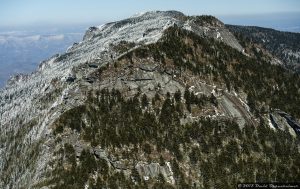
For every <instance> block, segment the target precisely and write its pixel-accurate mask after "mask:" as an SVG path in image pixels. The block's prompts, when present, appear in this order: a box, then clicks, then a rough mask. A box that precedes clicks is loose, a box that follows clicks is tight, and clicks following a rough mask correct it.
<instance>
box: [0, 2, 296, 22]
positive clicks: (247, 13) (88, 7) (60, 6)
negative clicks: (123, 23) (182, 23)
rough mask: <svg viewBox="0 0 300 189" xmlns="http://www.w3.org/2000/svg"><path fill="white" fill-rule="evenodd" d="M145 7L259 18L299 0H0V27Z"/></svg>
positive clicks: (97, 17) (94, 17) (115, 14)
mask: <svg viewBox="0 0 300 189" xmlns="http://www.w3.org/2000/svg"><path fill="white" fill-rule="evenodd" d="M148 10H179V11H182V12H183V13H185V14H188V15H201V14H211V15H215V16H217V17H220V18H224V19H225V21H226V19H228V20H229V22H230V21H231V22H239V21H241V19H242V18H243V16H244V18H245V19H246V17H251V16H255V15H257V16H256V18H257V19H258V20H259V19H260V18H261V19H264V18H263V16H262V15H267V14H270V15H274V14H275V15H276V14H295V13H297V15H299V14H298V13H300V0H0V27H6V26H28V25H41V24H45V25H46V24H53V25H60V24H70V25H71V24H84V23H99V24H101V23H103V22H107V21H114V20H118V19H121V18H126V17H129V16H131V15H133V14H134V13H138V12H143V11H148ZM287 19H288V18H287ZM296 19H297V20H298V18H296ZM239 24H241V23H239ZM245 24H247V23H245Z"/></svg>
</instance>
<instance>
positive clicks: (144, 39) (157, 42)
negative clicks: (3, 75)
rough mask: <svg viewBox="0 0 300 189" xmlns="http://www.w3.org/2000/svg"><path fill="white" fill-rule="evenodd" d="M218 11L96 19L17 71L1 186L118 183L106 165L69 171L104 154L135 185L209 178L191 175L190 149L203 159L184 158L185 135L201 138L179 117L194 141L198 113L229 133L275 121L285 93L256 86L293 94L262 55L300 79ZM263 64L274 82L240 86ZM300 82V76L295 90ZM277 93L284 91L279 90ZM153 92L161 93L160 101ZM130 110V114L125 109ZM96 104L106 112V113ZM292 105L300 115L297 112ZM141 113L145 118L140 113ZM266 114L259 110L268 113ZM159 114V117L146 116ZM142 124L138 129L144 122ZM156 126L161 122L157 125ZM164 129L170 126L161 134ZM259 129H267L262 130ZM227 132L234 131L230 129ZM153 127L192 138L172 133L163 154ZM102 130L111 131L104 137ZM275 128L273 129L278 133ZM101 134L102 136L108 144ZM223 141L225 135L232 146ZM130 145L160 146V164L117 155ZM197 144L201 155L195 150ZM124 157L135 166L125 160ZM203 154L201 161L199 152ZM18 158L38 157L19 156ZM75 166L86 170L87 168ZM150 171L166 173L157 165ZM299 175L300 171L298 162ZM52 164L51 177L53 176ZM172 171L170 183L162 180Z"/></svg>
mask: <svg viewBox="0 0 300 189" xmlns="http://www.w3.org/2000/svg"><path fill="white" fill-rule="evenodd" d="M170 15H171V16H170ZM176 17H179V19H176ZM214 19H215V18H213V17H207V16H202V17H201V16H200V17H184V16H183V15H182V14H180V13H178V12H150V13H146V14H144V15H139V16H138V17H134V18H129V19H125V20H122V21H120V22H114V23H109V24H107V25H104V26H102V27H100V28H96V27H93V28H91V29H89V30H88V31H87V33H86V35H85V37H84V40H83V41H82V42H80V43H76V44H74V45H73V46H72V47H71V48H69V49H68V51H67V52H66V53H65V54H62V55H55V56H53V57H51V58H50V59H49V60H46V61H44V62H43V63H42V64H41V65H40V66H39V68H38V70H37V71H36V72H34V73H33V74H32V75H27V76H24V77H23V76H16V77H15V78H14V79H12V80H11V82H10V84H9V85H8V86H7V87H6V88H5V89H3V90H2V91H1V93H0V97H1V98H0V103H1V109H0V112H1V114H0V115H1V130H2V129H3V130H4V132H3V133H4V134H2V133H1V138H0V139H1V143H2V144H3V145H2V147H1V151H0V160H2V161H0V172H2V174H0V178H3V180H1V182H0V186H3V187H5V186H6V188H9V187H10V186H12V187H16V188H18V187H27V188H41V187H46V188H47V187H48V188H52V187H54V188H55V187H56V188H59V187H67V186H68V187H72V186H71V185H68V184H72V182H74V183H73V184H78V185H75V186H76V187H79V186H82V184H84V186H85V185H88V187H89V185H94V184H100V183H102V182H104V183H106V182H108V181H107V180H105V178H106V176H105V175H103V176H99V177H98V178H99V179H100V181H99V182H98V181H97V179H98V178H97V179H96V181H95V183H94V181H93V180H91V181H89V180H82V181H81V180H80V183H77V182H76V181H74V180H72V178H65V177H64V176H63V175H68V174H69V175H74V177H76V178H77V176H78V175H77V174H79V175H80V174H81V173H82V174H83V173H84V174H86V172H85V170H84V167H86V168H87V169H89V170H88V175H89V174H91V173H90V172H89V171H91V170H94V171H95V169H94V168H93V167H94V166H95V165H96V164H97V163H95V164H92V165H91V164H89V163H88V161H87V160H89V161H91V162H94V161H95V160H97V161H99V162H98V163H100V164H101V166H100V167H104V168H103V169H102V168H101V169H100V170H98V168H97V170H98V172H101V171H103V172H108V173H107V174H108V176H109V178H111V179H114V177H113V175H115V172H114V170H124V173H123V174H124V175H125V176H122V175H119V176H118V175H117V176H116V177H117V178H118V179H119V182H121V180H122V179H125V180H126V179H127V180H128V182H129V183H131V184H135V183H136V184H143V183H142V182H141V181H140V180H139V179H141V178H142V179H143V180H144V181H145V182H146V181H147V180H149V179H150V180H151V182H150V183H149V185H150V186H152V185H153V186H155V184H159V183H156V182H155V178H157V177H159V178H160V179H161V181H159V182H161V183H160V184H165V186H166V187H167V186H169V187H171V186H172V185H175V184H179V183H180V184H183V186H184V184H186V185H193V184H195V185H196V186H197V187H200V186H203V185H205V186H207V185H206V184H205V182H204V181H199V182H193V179H196V178H198V177H197V176H195V175H197V173H196V172H195V171H196V170H193V169H189V171H191V172H194V173H195V175H194V174H193V176H191V177H188V176H184V174H183V172H184V171H188V170H186V169H184V167H185V166H187V167H190V163H189V159H193V158H194V156H195V155H191V158H187V159H186V160H184V161H183V162H181V158H183V157H186V154H185V153H183V151H184V150H182V148H183V147H182V145H184V143H185V142H186V143H188V144H189V145H191V144H190V143H189V142H188V141H189V140H187V141H185V140H183V139H182V138H184V139H185V137H184V136H181V135H180V136H178V135H177V134H175V133H176V132H174V131H173V130H172V127H170V126H171V125H172V126H174V129H175V130H177V131H180V132H178V133H186V134H188V135H187V136H186V137H187V138H189V135H191V136H193V137H192V140H195V141H194V142H195V145H192V146H197V145H199V141H198V140H200V139H199V138H198V136H195V137H194V135H193V134H192V133H193V132H191V130H193V128H192V127H191V125H189V124H196V123H197V121H199V125H198V126H196V125H197V124H196V125H195V128H198V129H199V130H201V129H203V130H205V128H206V127H204V128H203V127H201V125H209V123H211V124H212V125H213V126H214V127H215V128H218V127H219V126H220V127H223V126H224V125H225V126H226V125H228V124H229V125H233V126H232V127H233V130H234V131H232V133H231V134H233V135H235V134H236V135H238V136H240V137H241V135H240V133H241V131H239V128H240V129H241V130H242V129H244V130H242V131H245V130H247V128H248V126H247V125H251V124H252V125H254V126H255V125H256V126H257V125H258V124H259V122H263V120H267V121H268V120H269V118H268V115H269V114H268V113H271V114H272V116H273V117H275V118H274V119H272V120H273V122H274V120H277V119H279V118H280V115H277V114H275V113H273V112H268V109H269V106H277V105H276V104H275V102H273V101H272V102H268V99H265V98H262V99H261V101H259V100H258V96H259V95H261V96H268V95H270V94H271V92H274V94H273V95H274V96H275V97H281V96H280V95H281V92H285V91H280V90H278V91H277V89H276V86H277V83H279V81H278V79H276V78H273V77H272V75H269V73H268V72H267V73H264V72H261V71H260V72H259V71H253V70H255V69H254V68H252V67H251V66H252V65H253V63H255V64H256V65H254V66H256V67H259V66H261V67H263V68H265V69H269V70H271V71H275V72H276V73H278V74H277V75H279V76H281V75H284V76H287V77H286V78H287V80H286V81H282V83H281V85H283V84H284V87H285V88H288V89H290V88H291V87H293V86H292V84H291V83H290V82H289V81H291V80H292V79H295V81H298V80H300V79H299V76H297V75H295V76H294V75H289V74H288V73H286V72H284V71H282V70H281V69H280V67H276V66H274V65H273V66H269V64H268V62H266V61H265V60H264V59H266V60H267V59H268V58H269V57H267V55H266V54H264V53H263V54H262V55H261V56H262V57H260V59H259V58H257V57H256V56H253V57H250V56H252V55H247V54H245V52H244V51H243V48H242V46H241V45H240V44H239V42H238V40H237V39H236V38H235V37H234V35H232V34H231V33H230V32H229V30H227V29H226V28H223V27H224V25H223V24H222V23H221V22H215V20H214ZM140 20H142V21H140ZM206 21H208V22H206ZM211 21H213V22H211ZM199 23H200V24H199ZM220 23H221V24H220ZM146 26H147V27H146ZM256 61H260V62H258V63H256ZM237 62H238V63H237ZM280 73H281V74H280ZM240 74H241V75H240ZM256 74H257V75H256ZM260 74H262V75H263V74H264V78H262V79H261V82H263V84H265V85H266V86H264V87H265V88H266V89H265V90H262V91H255V89H256V88H257V87H259V89H262V88H263V87H261V86H259V85H256V82H253V83H252V84H251V83H250V84H249V83H247V84H245V86H242V85H241V83H243V82H245V83H246V81H247V79H245V78H244V77H246V76H249V78H251V75H254V76H255V77H254V76H252V77H253V81H257V78H260V77H261V75H260ZM256 76H257V77H256ZM281 78H283V76H282V77H281ZM281 78H280V79H281ZM254 79H255V80H254ZM268 83H269V84H268ZM273 83H274V85H273ZM289 83H290V84H289ZM239 85H241V86H239ZM252 85H254V86H252ZM269 89H270V90H271V92H269ZM297 89H298V87H297V86H296V87H295V90H297ZM251 91H252V93H251ZM289 91H292V90H289ZM292 92H294V91H292ZM277 93H279V94H280V95H277V96H276V94H277ZM294 93H297V91H296V92H294ZM181 94H184V95H181ZM293 98H294V99H292V100H294V101H297V100H299V99H297V97H296V96H295V97H293ZM149 99H152V101H153V102H152V103H150V102H149V101H148V100H149ZM277 100H278V101H279V102H278V106H280V107H282V109H283V110H284V111H290V110H293V107H294V106H284V105H283V104H281V103H280V102H282V103H283V102H284V101H280V99H277ZM150 104H151V105H150ZM248 105H249V106H248ZM141 107H143V108H141ZM102 109H104V111H102ZM127 109H128V112H127V113H126V111H124V110H127ZM93 112H94V113H93ZM95 112H96V113H97V114H98V115H99V117H98V118H97V114H95ZM110 112H115V113H116V115H119V116H120V117H122V114H124V115H127V116H124V117H122V118H123V119H121V120H119V121H121V123H119V122H118V121H117V120H116V117H118V116H115V115H113V114H110ZM154 112H157V113H156V114H154ZM266 112H267V113H266ZM294 112H295V115H296V116H297V117H298V116H299V112H297V110H294ZM135 114H136V115H138V116H137V117H136V116H134V115H135ZM255 114H258V116H256V115H255ZM102 115H103V116H102ZM106 118H109V119H110V120H111V121H112V122H113V123H115V124H116V125H118V124H120V128H119V129H120V130H122V132H120V131H118V128H117V127H116V128H115V127H114V126H113V125H110V126H111V127H109V128H106V127H105V128H102V123H105V124H108V125H109V124H110V123H109V122H107V119H106ZM127 118H128V120H127ZM258 118H260V119H261V120H260V121H258ZM97 120H98V121H97ZM99 120H100V121H99ZM122 120H124V121H127V122H125V123H124V122H122ZM149 120H151V121H152V122H151V121H150V122H148V121H149ZM165 120H169V121H165ZM143 121H144V122H143ZM280 121H281V122H283V123H284V124H283V125H284V126H282V128H280V129H278V131H277V132H278V133H281V132H282V130H284V129H286V128H290V126H289V124H288V123H286V122H284V121H282V120H280ZM275 122H276V121H275ZM98 123H99V124H98ZM137 123H139V124H137ZM146 123H147V125H151V126H149V130H147V129H146V128H147V127H141V126H143V124H146ZM151 123H153V124H154V125H153V124H151ZM278 123H279V121H278ZM122 124H123V125H124V124H125V125H126V124H128V127H129V128H130V129H131V130H130V131H128V130H127V129H126V128H124V127H122ZM169 124H171V125H169ZM221 125H223V126H221ZM160 127H161V128H160ZM135 128H136V129H139V130H137V131H135ZM153 128H156V129H157V130H155V129H154V131H153ZM159 128H160V129H161V132H158V131H160V130H159ZM183 128H184V130H181V129H183ZM249 128H250V127H249ZM258 128H260V127H257V128H256V127H254V128H253V129H254V130H257V129H258ZM296 128H297V127H296ZM263 129H266V130H267V131H269V130H268V128H267V127H266V128H265V127H262V130H263ZM225 130H226V129H225ZM258 130H259V129H258ZM93 131H94V132H93ZM98 131H100V132H98ZM221 131H224V130H223V129H222V128H220V132H221ZM144 132H148V133H152V134H151V135H150V134H149V136H152V135H153V136H156V137H157V139H158V141H160V140H168V137H165V136H161V134H162V133H165V134H166V136H168V133H170V135H171V136H172V138H173V139H174V140H175V139H176V138H178V140H179V139H180V140H181V139H182V141H185V142H181V143H179V144H177V143H176V142H175V143H174V142H172V141H168V142H166V143H162V144H161V145H163V146H164V148H166V149H165V150H163V155H164V156H166V157H165V159H164V158H163V157H162V162H160V163H157V160H158V158H160V157H157V155H155V154H152V153H151V151H152V150H154V151H155V149H156V148H157V146H158V145H157V144H156V143H155V142H154V141H152V140H151V137H150V138H149V137H147V135H145V134H143V133H144ZM157 132H158V134H155V133H157ZM213 132H215V131H213ZM228 132H229V131H228ZM235 132H236V133H235ZM245 132H246V131H245ZM247 132H248V131H247ZM93 133H94V134H93ZM103 133H105V134H106V135H103ZM130 133H136V134H137V135H136V136H135V135H130ZM159 133H160V134H159ZM194 133H195V132H194ZM259 133H260V131H259ZM270 133H271V134H274V133H275V132H274V133H273V132H271V131H270ZM96 134H98V135H100V136H101V137H98V136H95V135H96ZM271 134H270V136H269V137H271V138H272V137H274V136H273V135H271ZM140 135H142V136H143V137H145V138H146V140H145V139H144V138H143V137H140ZM252 135H255V134H253V133H252ZM252 135H251V136H252ZM274 135H276V134H274ZM282 135H284V134H282ZM286 135H287V136H286V137H291V138H293V137H296V136H297V133H295V131H293V130H292V129H290V131H289V134H286ZM290 135H293V137H292V136H290ZM108 136H110V137H111V138H109V137H108ZM120 136H122V137H120ZM255 136H256V135H255ZM280 136H281V135H280ZM284 136H285V135H284ZM181 137H182V138H181ZM249 137H250V136H249ZM256 137H257V136H256ZM102 138H103V140H104V141H101V142H99V141H98V140H102ZM123 139H124V140H125V141H127V142H124V144H122V143H120V141H122V140H123ZM133 139H135V140H133ZM93 140H94V141H93ZM208 140H210V139H208ZM118 141H119V142H118ZM128 141H129V143H128ZM137 141H141V142H140V143H139V142H137ZM175 141H176V140H175ZM200 141H201V140H200ZM293 141H294V139H293ZM232 142H233V143H234V141H232ZM202 143H203V141H202V142H201V144H202ZM204 143H205V142H204ZM225 143H226V142H225V141H224V145H225ZM108 144H109V145H112V146H114V148H116V151H122V153H115V152H113V151H114V148H112V147H110V146H109V145H108ZM167 144H170V145H171V144H172V145H174V146H172V145H171V146H168V145H167ZM255 144H256V143H255ZM276 144H277V143H276ZM122 145H124V146H125V147H124V149H126V150H129V151H130V150H132V149H134V148H133V147H132V146H134V145H137V146H139V147H138V149H137V150H138V152H140V151H141V150H143V151H144V153H145V154H150V155H152V156H153V158H154V159H155V161H153V162H151V159H149V157H148V156H147V155H143V156H142V158H141V159H139V158H136V161H138V163H135V159H132V158H127V159H126V158H125V159H121V160H119V161H118V160H117V158H116V157H115V155H116V154H117V155H120V154H122V156H123V153H125V155H124V157H125V156H126V152H125V151H124V149H122V148H120V146H122ZM233 145H235V143H234V144H233ZM259 145H262V144H259ZM295 145H297V144H295ZM141 146H143V148H140V147H141ZM195 148H196V147H195ZM266 148H267V147H266ZM279 148H280V149H282V147H279ZM188 149H189V147H188ZM187 151H189V150H187ZM67 152H68V153H67ZM18 153H23V154H26V155H28V156H30V157H32V158H31V159H30V160H29V159H28V158H26V157H25V156H26V155H25V156H23V157H20V158H19V159H15V158H16V155H17V154H18ZM193 153H194V154H195V153H196V154H197V153H201V154H202V152H197V150H194V152H193ZM32 154H33V156H32ZM181 156H183V157H181ZM192 156H193V157H192ZM63 157H65V158H63ZM74 157H75V162H74ZM167 157H169V158H167ZM61 158H62V159H61ZM183 159H185V158H183ZM69 160H70V161H69ZM125 160H127V161H128V164H129V165H126V163H125V162H126V161H125ZM194 160H195V161H196V162H198V158H196V159H194ZM293 160H294V159H292V160H291V161H293ZM16 161H19V162H22V163H23V164H24V165H29V166H28V167H22V166H19V165H17V164H16V163H15V162H16ZM52 161H53V162H52ZM86 161H87V162H86ZM147 161H150V163H147ZM185 161H186V162H185ZM51 162H52V163H51ZM60 162H61V163H62V165H60ZM105 162H106V163H107V164H106V163H105ZM187 162H188V163H187ZM77 163H78V166H79V165H80V166H79V167H77ZM81 165H84V166H81ZM97 165H98V164H97ZM61 168H62V169H61ZM77 168H78V169H79V170H81V169H82V168H83V170H81V171H79V172H78V171H76V169H77ZM131 169H132V170H131ZM147 169H150V170H153V169H155V170H156V171H154V172H152V173H153V174H151V171H147ZM74 170H75V172H74ZM51 171H53V172H51ZM55 171H57V172H55ZM68 171H69V172H68ZM60 173H61V174H63V175H61V174H60ZM295 173H298V172H297V169H296V172H295ZM48 174H50V175H52V176H50V177H49V178H48V177H47V175H48ZM97 174H98V173H97ZM97 174H96V176H97ZM198 174H200V173H198ZM160 175H163V176H160ZM94 176H95V175H94ZM119 177H120V178H119ZM139 177H141V178H139ZM78 178H80V177H78ZM82 178H85V179H88V178H89V176H86V175H83V176H82ZM130 178H131V179H130ZM201 178H202V177H201ZM57 179H58V180H57ZM60 179H63V180H60ZM64 179H65V180H64ZM103 179H104V180H103ZM115 179H116V178H115ZM164 179H165V180H166V181H167V182H166V183H165V182H163V180H164ZM203 179H204V178H202V180H203ZM130 180H131V181H130ZM123 181H124V180H123ZM123 181H122V182H123ZM69 182H70V183H69ZM78 182H79V180H78ZM124 182H125V181H124ZM126 182H127V181H126ZM186 182H187V183H186ZM218 182H219V181H218ZM113 183H114V182H113V181H112V184H113ZM167 183H169V184H170V185H169V184H167ZM186 185H185V186H186ZM75 186H73V187H75ZM91 187H93V186H91ZM102 187H104V186H102ZM110 187H111V188H113V187H112V186H110Z"/></svg>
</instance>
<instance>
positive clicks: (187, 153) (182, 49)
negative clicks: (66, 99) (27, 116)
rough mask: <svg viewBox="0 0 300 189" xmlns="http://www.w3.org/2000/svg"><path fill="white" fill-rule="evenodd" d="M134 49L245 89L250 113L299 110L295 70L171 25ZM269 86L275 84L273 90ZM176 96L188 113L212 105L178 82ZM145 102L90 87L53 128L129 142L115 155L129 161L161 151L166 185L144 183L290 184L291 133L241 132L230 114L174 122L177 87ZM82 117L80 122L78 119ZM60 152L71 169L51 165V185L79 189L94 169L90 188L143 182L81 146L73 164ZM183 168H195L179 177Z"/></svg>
mask: <svg viewBox="0 0 300 189" xmlns="http://www.w3.org/2000/svg"><path fill="white" fill-rule="evenodd" d="M187 37H188V38H190V39H192V41H194V44H193V46H194V47H197V48H198V49H199V48H200V49H201V51H202V52H203V55H197V56H199V57H200V58H199V57H198V58H197V56H196V55H195V54H194V53H195V52H194V51H195V49H194V47H192V46H190V45H188V44H185V43H184V42H183V40H182V39H184V38H187ZM134 53H136V54H135V55H138V56H139V57H144V56H146V57H147V56H150V55H151V54H154V55H155V57H156V58H157V59H159V60H161V61H162V62H163V57H162V56H161V54H162V53H164V54H165V55H166V56H167V57H168V58H170V59H172V60H173V61H174V66H175V67H176V68H180V69H182V70H185V71H190V72H191V73H193V74H195V75H198V76H199V77H202V78H206V79H207V78H214V79H215V81H216V82H220V83H224V85H225V84H226V86H227V88H228V89H234V90H236V91H238V90H242V91H245V92H246V93H247V95H248V98H247V100H248V104H249V106H250V108H251V111H252V112H254V113H255V114H257V115H259V113H260V111H261V107H260V105H261V104H262V103H266V104H268V105H269V106H270V107H272V108H280V109H282V110H285V111H287V112H290V113H293V114H294V115H295V116H296V117H299V116H300V109H299V108H298V105H299V104H300V98H299V95H298V93H299V92H298V90H299V89H298V88H299V87H298V86H297V85H298V84H297V83H300V78H299V75H297V74H291V73H289V72H287V71H286V70H283V69H282V68H280V67H278V66H274V65H270V64H268V63H267V62H264V61H263V60H259V61H258V59H255V58H249V57H246V56H244V55H243V54H241V53H239V52H237V51H236V50H233V49H231V48H229V47H228V46H226V45H225V44H223V43H219V42H216V41H214V40H211V39H203V38H199V37H198V36H195V35H194V34H192V33H190V32H187V31H181V30H178V28H176V27H174V28H170V29H168V31H167V33H166V35H165V36H164V39H163V40H161V41H160V42H158V43H157V44H152V45H149V46H147V47H143V48H142V49H140V50H139V51H137V52H134ZM187 54H189V55H191V56H189V57H192V58H191V60H189V61H186V62H185V61H183V58H184V57H185V56H186V55H187ZM130 56H132V55H130ZM203 60H205V61H203ZM236 61H238V62H239V63H236ZM204 62H205V63H204ZM162 64H163V63H162ZM274 85H278V86H279V87H278V88H274V87H273V86H274ZM160 88H161V87H158V90H159V89H160ZM287 94H289V95H287ZM183 96H184V99H185V104H186V109H187V110H188V111H190V112H191V111H193V109H194V107H198V108H202V107H204V106H205V105H206V104H210V105H211V104H213V105H215V106H218V104H217V100H216V97H215V96H213V95H211V96H204V95H195V94H194V93H193V92H192V91H190V90H189V89H188V88H186V90H185V92H184V95H183ZM163 99H165V100H163ZM148 105H149V100H148V98H147V96H146V95H142V96H141V95H140V94H138V95H136V96H135V97H133V98H129V99H125V98H123V97H122V95H121V93H120V92H119V91H117V90H112V91H108V90H101V91H94V92H91V94H90V95H89V97H88V101H87V102H86V103H85V104H84V105H83V106H80V107H77V108H74V109H72V110H69V111H67V112H65V113H64V114H63V115H62V116H61V117H60V119H59V120H57V122H56V123H55V126H56V131H55V133H60V132H62V131H63V128H66V127H70V128H71V129H74V130H76V131H78V132H80V133H81V137H82V139H84V140H85V141H86V142H91V144H92V146H98V145H100V146H101V147H103V148H106V149H122V148H124V146H130V145H131V146H134V150H132V151H131V152H130V153H125V152H124V153H123V154H124V155H123V154H122V155H123V158H125V157H126V159H128V160H130V161H134V162H136V161H139V156H140V153H141V152H145V154H146V157H147V158H149V159H148V161H149V162H151V161H152V160H153V159H152V158H154V159H155V153H156V151H155V150H154V149H157V151H158V152H165V151H168V152H169V154H170V155H169V156H171V160H170V159H169V161H170V162H171V167H172V171H173V173H174V175H173V176H174V179H175V182H176V186H170V185H169V184H167V183H166V182H165V181H164V179H163V178H161V177H160V178H155V179H153V180H152V182H154V183H153V185H151V187H152V188H173V187H175V188H191V186H192V185H193V182H194V181H199V182H200V183H201V182H202V183H203V186H204V188H234V187H235V186H236V183H238V182H258V181H259V182H285V181H291V182H293V181H298V180H299V179H300V169H299V167H300V155H299V152H298V151H297V148H298V146H299V139H294V138H292V137H291V136H290V135H289V134H288V133H287V132H283V131H277V132H275V131H273V130H271V129H269V128H268V127H267V126H265V123H264V122H263V121H261V123H260V124H259V125H258V126H252V125H245V127H244V128H243V129H242V130H241V129H240V128H239V126H238V125H237V123H236V122H234V121H232V120H230V119H210V118H204V117H200V118H199V119H198V121H196V122H194V123H188V124H185V125H181V124H180V119H181V118H183V116H184V113H183V112H184V111H185V109H184V108H182V106H184V105H183V104H182V103H181V94H180V92H179V91H177V92H176V93H175V94H174V97H172V95H170V94H168V95H166V96H163V95H159V94H158V93H156V95H155V97H154V98H153V99H152V105H153V107H154V108H155V109H154V111H151V110H150V108H146V107H148ZM157 106H159V107H157ZM83 118H84V119H85V120H86V122H85V123H89V124H88V125H85V124H84V123H83V121H82V120H83ZM62 153H70V154H71V155H65V154H64V156H66V157H68V158H67V159H68V160H67V161H68V162H69V163H70V164H71V169H68V170H65V169H63V168H62V167H59V168H60V169H58V170H56V171H57V172H56V174H58V175H60V173H62V174H61V175H60V177H58V178H56V177H55V179H56V180H55V179H54V181H53V182H54V183H56V184H57V186H58V187H57V188H72V187H73V188H82V187H83V185H84V183H86V182H87V181H88V180H90V176H91V174H92V173H93V172H94V171H96V172H98V174H100V175H99V177H98V178H97V180H96V181H91V182H90V186H91V188H107V187H109V188H116V187H117V186H120V187H121V188H122V187H123V188H134V187H135V184H134V183H133V182H132V180H131V178H133V179H134V181H135V182H136V183H137V185H136V187H137V188H138V187H141V188H148V185H147V183H145V181H143V178H141V177H140V175H139V174H138V172H137V170H136V169H135V168H133V169H132V171H131V175H130V176H131V177H130V178H128V177H125V176H124V175H122V174H121V173H117V172H116V171H114V170H112V169H110V168H109V166H108V164H107V162H106V160H103V159H97V158H96V157H94V155H93V154H91V153H90V152H89V151H83V152H82V154H81V156H80V158H79V162H78V165H75V164H74V158H73V157H74V156H73V155H72V154H74V152H73V150H72V148H70V146H65V151H63V152H62ZM111 153H113V152H111ZM118 155H120V154H118ZM156 156H157V157H156V159H155V160H156V162H159V163H160V164H161V165H164V162H166V160H164V158H163V157H164V156H161V155H157V154H156ZM62 162H63V160H62ZM184 163H188V164H190V166H189V167H190V168H189V170H186V169H185V168H184V167H185V166H184ZM61 165H62V163H61ZM186 171H194V172H195V174H191V175H186V174H185V173H186ZM197 171H198V172H197ZM199 171H200V172H199ZM54 175H55V174H54ZM149 187H150V186H149Z"/></svg>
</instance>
